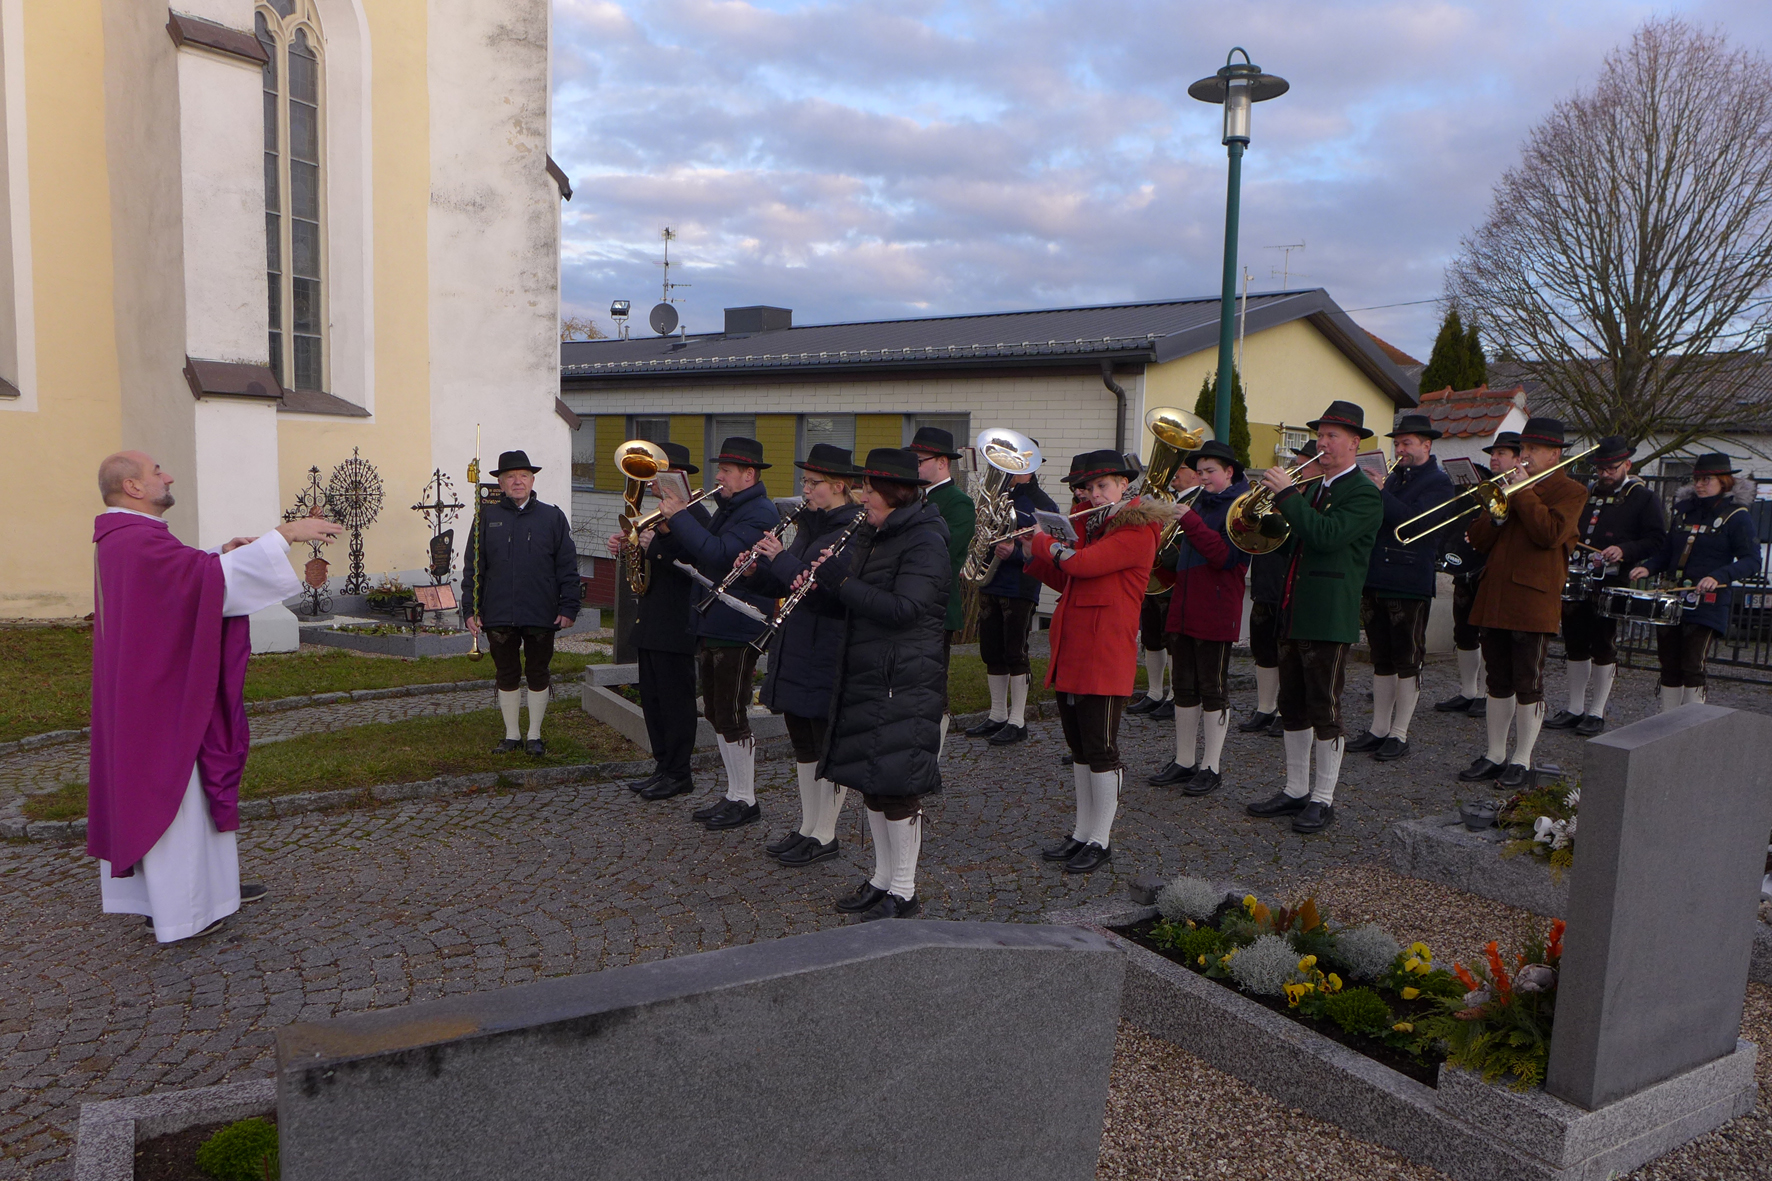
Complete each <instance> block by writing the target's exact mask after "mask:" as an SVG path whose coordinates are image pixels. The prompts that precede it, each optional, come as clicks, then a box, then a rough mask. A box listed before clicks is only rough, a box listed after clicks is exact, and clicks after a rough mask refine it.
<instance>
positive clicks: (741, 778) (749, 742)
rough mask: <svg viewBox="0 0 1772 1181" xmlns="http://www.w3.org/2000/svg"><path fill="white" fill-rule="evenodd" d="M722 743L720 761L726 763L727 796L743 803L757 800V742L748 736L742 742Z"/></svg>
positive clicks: (720, 740)
mask: <svg viewBox="0 0 1772 1181" xmlns="http://www.w3.org/2000/svg"><path fill="white" fill-rule="evenodd" d="M718 741H719V743H720V761H721V762H722V763H724V764H725V765H726V798H727V799H729V800H737V801H738V802H739V803H741V804H754V803H756V802H757V743H756V740H755V739H750V738H746V739H744V740H743V741H740V742H728V741H726V740H725V739H724V738H720V739H718Z"/></svg>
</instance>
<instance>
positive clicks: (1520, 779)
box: [1495, 763, 1533, 791]
mask: <svg viewBox="0 0 1772 1181" xmlns="http://www.w3.org/2000/svg"><path fill="white" fill-rule="evenodd" d="M1532 778H1533V776H1532V769H1531V768H1530V767H1528V766H1526V765H1525V764H1524V763H1509V764H1508V765H1507V769H1506V770H1504V771H1502V773H1501V774H1500V775H1499V776H1498V777H1497V778H1496V780H1495V783H1496V786H1498V787H1505V788H1507V789H1508V790H1509V791H1518V790H1519V789H1520V788H1522V787H1527V786H1530V785H1531V783H1532Z"/></svg>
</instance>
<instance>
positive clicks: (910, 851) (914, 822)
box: [886, 813, 923, 902]
mask: <svg viewBox="0 0 1772 1181" xmlns="http://www.w3.org/2000/svg"><path fill="white" fill-rule="evenodd" d="M886 841H887V843H888V844H889V845H890V846H891V847H892V881H891V882H890V884H888V885H887V887H886V888H887V889H888V890H890V891H891V892H892V893H893V894H895V895H897V896H898V897H899V898H902V899H904V900H905V901H906V902H909V901H910V900H911V899H913V898H915V897H916V896H917V854H918V853H919V852H920V851H921V850H922V848H923V816H922V814H921V813H918V814H917V815H915V816H911V817H909V818H907V819H904V820H888V821H887V822H886Z"/></svg>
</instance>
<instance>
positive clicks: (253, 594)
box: [221, 517, 342, 616]
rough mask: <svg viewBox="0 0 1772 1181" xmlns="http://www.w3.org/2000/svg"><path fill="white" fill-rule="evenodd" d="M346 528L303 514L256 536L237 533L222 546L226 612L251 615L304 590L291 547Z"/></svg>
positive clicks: (224, 609) (225, 613)
mask: <svg viewBox="0 0 1772 1181" xmlns="http://www.w3.org/2000/svg"><path fill="white" fill-rule="evenodd" d="M341 531H342V527H341V526H339V525H335V524H333V523H332V522H331V521H323V520H320V519H318V518H315V517H301V518H298V519H297V520H294V521H285V522H284V523H283V524H281V525H279V526H278V527H277V528H275V529H273V530H271V532H269V533H267V534H265V535H264V536H263V537H260V538H257V539H256V540H254V539H253V538H249V537H236V538H234V539H233V540H232V541H230V542H228V543H227V544H226V545H224V546H222V554H221V563H222V577H223V578H225V579H226V580H227V587H228V590H227V596H226V598H224V599H223V600H222V614H223V615H224V616H226V615H251V614H252V613H253V612H254V611H262V610H264V609H265V608H266V607H270V606H273V605H275V604H277V603H281V602H282V601H283V600H284V599H287V598H291V597H293V596H295V595H299V594H300V593H301V580H300V579H298V578H297V577H296V576H295V571H294V570H292V569H290V566H289V557H288V554H289V547H290V545H291V544H300V543H302V542H308V541H322V542H324V541H330V540H331V539H332V538H334V537H336V536H337V535H338V534H339V533H340V532H341Z"/></svg>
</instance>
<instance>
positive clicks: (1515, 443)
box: [1483, 431, 1520, 455]
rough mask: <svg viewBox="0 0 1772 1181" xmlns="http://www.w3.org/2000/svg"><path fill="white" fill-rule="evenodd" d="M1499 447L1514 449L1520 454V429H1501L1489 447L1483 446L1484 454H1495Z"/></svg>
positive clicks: (1505, 449) (1507, 449)
mask: <svg viewBox="0 0 1772 1181" xmlns="http://www.w3.org/2000/svg"><path fill="white" fill-rule="evenodd" d="M1497 447H1499V448H1501V449H1502V450H1503V451H1512V452H1513V453H1514V454H1515V455H1518V454H1519V453H1520V432H1519V431H1499V432H1497V433H1496V436H1495V442H1493V443H1491V444H1489V445H1488V446H1487V447H1485V448H1483V454H1484V455H1493V454H1495V449H1496V448H1497Z"/></svg>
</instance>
